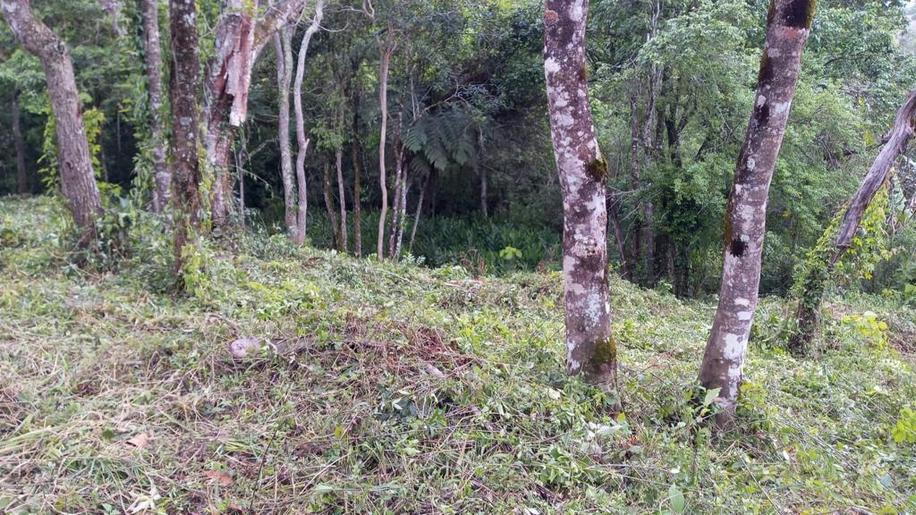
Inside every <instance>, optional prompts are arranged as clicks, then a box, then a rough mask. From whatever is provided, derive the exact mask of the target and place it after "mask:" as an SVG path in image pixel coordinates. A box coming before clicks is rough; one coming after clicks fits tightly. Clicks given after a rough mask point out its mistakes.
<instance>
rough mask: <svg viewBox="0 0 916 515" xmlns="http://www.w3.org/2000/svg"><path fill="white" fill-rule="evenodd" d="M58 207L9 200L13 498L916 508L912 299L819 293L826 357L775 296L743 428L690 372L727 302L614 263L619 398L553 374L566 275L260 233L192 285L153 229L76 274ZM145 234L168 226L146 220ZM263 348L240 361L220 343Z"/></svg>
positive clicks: (7, 397)
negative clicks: (618, 269) (805, 347)
mask: <svg viewBox="0 0 916 515" xmlns="http://www.w3.org/2000/svg"><path fill="white" fill-rule="evenodd" d="M63 219H64V217H63V215H62V211H61V208H60V207H59V206H57V205H55V204H53V203H52V202H51V201H50V200H49V199H30V200H6V201H0V512H12V513H17V512H65V513H86V512H91V513H121V512H135V513H139V512H148V513H157V512H158V513H179V512H182V513H185V512H186V513H191V512H198V513H230V512H252V513H302V512H329V513H339V512H354V513H368V512H373V513H481V512H482V513H529V514H534V513H556V512H565V513H597V512H619V513H641V512H649V513H784V512H791V513H796V512H801V513H827V512H833V511H838V512H848V513H853V512H857V511H855V510H860V511H858V512H862V511H861V510H868V511H871V512H879V513H908V512H910V513H911V512H913V511H914V510H916V449H914V443H913V440H914V439H912V438H909V436H910V435H911V433H910V432H911V431H913V429H914V428H913V426H914V425H916V421H914V419H916V417H914V416H913V408H914V399H916V381H914V379H916V374H914V370H913V354H912V352H913V351H914V349H913V345H912V342H913V341H914V335H916V313H914V311H913V309H912V308H906V307H901V306H899V305H897V304H895V303H894V302H892V300H889V299H886V298H879V297H873V296H864V295H856V296H852V297H850V298H847V299H842V300H841V299H834V301H833V302H829V303H828V304H827V308H828V311H829V312H830V315H831V316H830V317H829V319H828V320H827V322H826V323H827V326H826V328H825V331H824V336H823V339H822V341H820V342H819V343H818V346H817V350H816V355H815V356H814V357H812V358H809V359H805V360H801V359H796V358H794V357H792V356H791V355H789V354H788V353H787V352H786V351H785V350H784V349H783V347H782V343H781V342H780V341H779V330H780V327H781V326H782V324H781V322H782V320H783V319H784V318H785V317H786V316H788V315H789V313H790V308H791V306H788V305H787V304H786V303H785V302H784V301H782V300H781V299H777V298H768V299H764V301H763V303H762V305H761V307H760V310H759V312H758V317H757V323H756V325H755V330H754V334H753V340H752V342H751V348H750V353H749V361H748V362H747V364H746V367H745V371H746V374H747V379H748V380H747V382H746V383H745V384H744V386H743V387H742V394H743V401H742V403H741V406H740V409H739V415H740V418H739V424H738V427H737V428H736V429H735V430H734V431H733V432H731V433H728V434H725V435H720V436H714V435H712V434H711V433H710V430H709V428H708V424H707V423H706V419H707V418H708V415H709V409H708V406H709V404H710V399H709V396H708V395H707V394H706V392H703V391H701V390H700V389H699V388H697V387H696V386H695V377H696V373H697V367H698V365H699V361H700V358H701V356H702V349H703V345H704V344H705V338H706V334H707V332H708V329H709V323H710V321H711V320H712V314H713V310H714V305H712V304H706V303H700V302H692V301H683V300H678V299H676V298H674V297H673V296H671V295H669V294H667V293H664V292H659V291H653V290H644V289H640V288H637V287H635V286H632V285H631V284H629V283H626V282H624V281H621V280H618V279H613V281H612V285H611V286H612V293H613V302H614V319H615V324H614V330H615V333H616V335H617V337H618V340H619V344H620V350H621V358H622V368H621V391H622V401H623V406H624V411H623V412H622V413H617V412H616V410H615V409H614V406H615V405H616V401H617V399H615V398H611V397H609V396H607V395H605V394H604V393H602V392H601V391H599V390H598V389H595V388H592V387H589V386H586V385H583V384H581V383H580V382H578V381H576V380H570V379H568V378H567V377H566V376H565V375H564V374H563V348H564V346H563V343H562V334H563V326H562V320H563V317H562V304H561V290H562V288H561V278H560V276H559V274H558V273H556V272H545V273H515V274H511V275H509V276H508V277H505V278H501V279H494V278H487V277H483V278H475V277H473V274H471V273H469V272H468V271H467V270H466V269H464V268H462V267H459V266H445V267H441V268H434V269H430V268H422V267H418V266H416V265H413V264H395V263H382V264H380V263H377V262H374V261H367V260H356V259H353V258H350V257H346V256H342V255H339V254H336V253H334V252H329V251H319V250H314V249H310V248H305V249H297V248H294V247H293V246H291V245H290V244H289V243H288V242H287V241H286V240H285V239H284V238H283V237H278V236H274V237H267V236H258V235H249V236H245V237H241V238H239V239H238V240H236V241H233V242H231V243H228V242H222V243H220V244H215V243H207V244H205V245H202V246H201V247H200V248H199V249H198V253H199V255H198V256H196V258H198V262H199V264H200V266H199V267H197V268H196V269H195V273H194V274H193V278H192V281H191V282H190V283H189V285H191V286H192V287H191V288H190V293H189V294H187V295H185V296H176V295H175V294H174V293H173V292H171V291H170V290H169V284H170V280H169V277H168V275H167V270H168V269H169V268H168V267H169V258H168V256H169V246H168V242H167V240H165V237H164V236H160V237H159V238H158V239H157V237H156V235H157V234H159V235H164V234H165V231H162V230H159V229H157V230H152V229H151V230H147V231H144V230H143V229H142V226H143V224H144V223H145V222H143V221H138V222H137V223H136V224H135V225H134V227H138V226H139V227H138V228H137V229H135V233H136V234H138V236H137V237H136V238H135V241H134V243H133V244H134V247H135V248H133V249H132V251H131V252H130V253H126V254H125V256H126V257H125V258H124V261H123V262H122V263H121V265H120V266H119V267H118V268H117V270H111V269H110V268H106V269H102V270H95V271H93V270H94V269H92V268H87V267H83V268H76V267H73V266H71V265H69V264H68V263H69V257H68V255H67V253H66V252H64V251H63V250H62V249H63V248H65V246H64V244H63V243H62V242H64V241H66V238H64V237H62V236H61V234H60V233H61V231H62V229H61V228H62V227H63V225H62V224H63V222H62V220H63ZM150 223H151V222H150ZM240 337H253V338H257V339H258V340H259V341H260V342H262V343H263V345H262V347H263V348H262V350H261V351H260V352H256V353H254V355H248V356H246V357H245V358H243V359H233V358H232V357H231V356H230V354H229V352H228V351H227V345H228V344H229V343H230V342H232V341H233V340H235V339H237V338H240Z"/></svg>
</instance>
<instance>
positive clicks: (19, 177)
mask: <svg viewBox="0 0 916 515" xmlns="http://www.w3.org/2000/svg"><path fill="white" fill-rule="evenodd" d="M10 117H11V118H12V119H13V146H14V147H15V148H16V191H18V192H19V194H20V195H26V194H28V193H29V191H31V188H30V187H29V171H28V168H26V166H25V138H23V136H22V125H21V117H22V114H21V112H20V110H19V90H16V91H14V92H13V99H12V100H11V101H10Z"/></svg>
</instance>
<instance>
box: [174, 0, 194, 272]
mask: <svg viewBox="0 0 916 515" xmlns="http://www.w3.org/2000/svg"><path fill="white" fill-rule="evenodd" d="M169 20H170V22H169V25H170V34H171V48H172V59H171V63H172V73H171V83H170V85H169V95H170V98H171V105H172V145H171V149H172V167H173V173H174V176H173V177H172V188H173V191H172V203H173V206H174V211H175V268H176V272H177V273H178V274H179V276H181V275H182V274H183V273H184V260H183V257H184V248H185V246H186V245H187V243H188V240H189V239H190V238H191V237H192V236H193V235H194V233H195V232H196V231H197V229H198V226H199V222H200V192H199V187H200V177H201V175H200V162H199V160H198V154H197V144H198V140H197V135H198V123H199V121H198V115H197V112H198V109H197V91H198V89H199V87H200V54H199V53H198V52H199V50H198V44H197V8H196V6H195V1H194V0H171V2H170V5H169Z"/></svg>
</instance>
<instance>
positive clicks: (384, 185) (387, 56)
mask: <svg viewBox="0 0 916 515" xmlns="http://www.w3.org/2000/svg"><path fill="white" fill-rule="evenodd" d="M387 32H388V34H387V35H386V37H385V39H384V41H382V40H380V41H379V89H378V103H379V107H380V109H381V111H382V114H381V117H382V118H381V122H380V125H379V137H378V139H379V142H378V168H379V179H378V180H379V188H380V189H381V191H382V210H381V212H380V213H379V220H378V241H377V242H376V253H377V256H378V258H379V259H385V220H386V218H387V216H388V177H387V167H386V166H385V147H386V146H387V145H388V141H387V140H388V138H387V136H388V73H389V71H390V69H391V56H392V55H393V54H394V51H395V49H397V41H396V40H395V39H394V36H393V30H392V29H391V27H390V26H389V27H388V31H387Z"/></svg>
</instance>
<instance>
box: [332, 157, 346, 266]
mask: <svg viewBox="0 0 916 515" xmlns="http://www.w3.org/2000/svg"><path fill="white" fill-rule="evenodd" d="M335 158H336V162H337V163H336V164H337V196H338V197H339V198H340V200H339V202H340V230H339V231H338V234H340V239H339V240H338V242H337V249H338V250H340V251H341V252H347V251H348V250H349V249H348V247H349V244H350V243H349V242H350V238H349V236H348V235H347V193H346V189H345V186H346V184H344V173H343V147H339V148H338V149H337V152H336V155H335Z"/></svg>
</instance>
